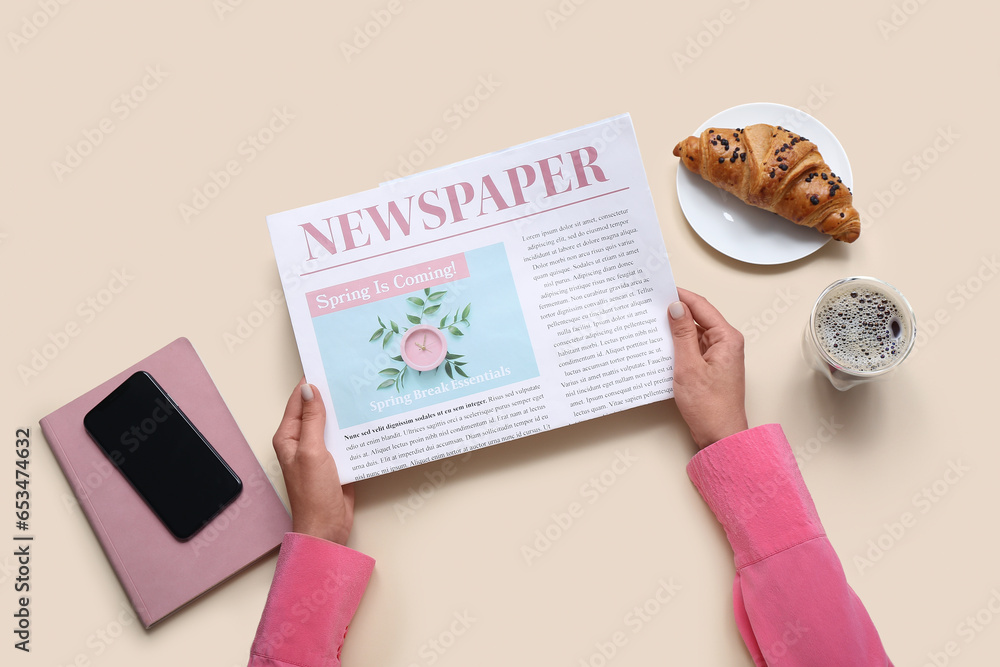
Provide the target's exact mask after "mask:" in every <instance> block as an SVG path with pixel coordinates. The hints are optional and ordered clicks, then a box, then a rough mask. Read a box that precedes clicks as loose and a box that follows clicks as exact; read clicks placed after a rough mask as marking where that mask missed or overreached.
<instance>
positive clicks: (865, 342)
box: [814, 283, 913, 372]
mask: <svg viewBox="0 0 1000 667" xmlns="http://www.w3.org/2000/svg"><path fill="white" fill-rule="evenodd" d="M906 311H907V309H906V308H905V307H904V306H902V305H901V304H900V303H899V301H897V297H895V296H894V295H892V294H889V293H887V292H886V291H884V290H882V289H879V288H877V287H873V286H868V285H857V284H851V283H847V284H845V285H842V286H840V287H837V288H834V289H833V290H831V291H830V293H829V294H827V295H826V296H825V297H824V298H823V302H822V303H820V304H819V305H818V306H817V307H816V317H815V325H814V326H815V332H816V338H817V339H818V341H819V344H820V346H821V347H822V348H823V349H824V350H826V352H827V354H829V355H830V357H831V358H832V359H833V360H834V361H836V362H837V363H838V364H839V365H841V366H843V367H844V368H847V369H852V370H856V371H862V372H873V371H880V370H883V369H885V368H888V367H890V366H893V365H894V364H896V363H897V362H898V361H899V357H900V356H901V355H902V354H903V353H904V352H905V351H906V349H907V348H908V347H909V345H910V338H911V337H912V336H913V332H912V330H911V327H910V321H909V318H908V315H907V314H906Z"/></svg>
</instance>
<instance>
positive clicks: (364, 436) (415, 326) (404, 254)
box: [267, 114, 677, 483]
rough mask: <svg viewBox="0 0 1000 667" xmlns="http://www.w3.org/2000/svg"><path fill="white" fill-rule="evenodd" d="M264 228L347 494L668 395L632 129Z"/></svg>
mask: <svg viewBox="0 0 1000 667" xmlns="http://www.w3.org/2000/svg"><path fill="white" fill-rule="evenodd" d="M267 223H268V228H269V230H270V233H271V241H272V244H273V246H274V253H275V257H276V259H277V264H278V269H279V273H280V276H281V282H282V286H283V288H284V291H285V300H286V303H287V305H288V311H289V314H290V316H291V322H292V326H293V328H294V331H295V339H296V341H297V343H298V348H299V354H300V356H301V358H302V366H303V368H304V370H305V374H306V377H307V379H308V381H309V382H310V383H311V384H313V385H315V386H316V387H317V388H319V390H320V393H321V394H322V397H323V400H324V401H325V404H326V408H327V427H326V443H327V447H328V448H329V449H330V451H331V452H332V453H333V456H334V458H335V460H336V462H337V467H338V470H339V472H340V477H341V481H342V482H343V483H348V482H352V481H355V480H360V479H365V478H368V477H373V476H376V475H382V474H385V473H388V472H392V471H394V470H399V469H402V468H407V467H410V466H415V465H420V464H422V463H426V462H428V461H434V460H438V459H441V458H444V457H447V456H454V455H457V454H462V453H465V452H469V451H472V450H475V449H479V448H481V447H487V446H489V445H495V444H498V443H501V442H506V441H508V440H513V439H515V438H521V437H524V436H527V435H531V434H534V433H539V432H541V431H547V430H549V429H554V428H558V427H561V426H566V425H568V424H573V423H576V422H580V421H583V420H587V419H593V418H595V417H600V416H602V415H607V414H611V413H614V412H618V411H620V410H626V409H628V408H632V407H636V406H639V405H645V404H647V403H650V402H653V401H657V400H662V399H666V398H671V397H672V396H673V346H672V342H671V337H670V331H669V328H668V324H667V322H666V317H665V313H666V308H667V306H668V305H669V304H670V303H671V302H672V301H675V300H676V299H677V292H676V288H675V285H674V281H673V277H672V275H671V271H670V264H669V261H668V258H667V252H666V248H665V247H664V243H663V237H662V235H661V233H660V228H659V224H658V222H657V219H656V212H655V210H654V208H653V200H652V197H651V195H650V191H649V186H648V184H647V182H646V175H645V171H644V169H643V165H642V159H641V157H640V155H639V147H638V144H637V143H636V139H635V133H634V130H633V127H632V121H631V118H630V117H629V116H628V115H627V114H625V115H621V116H616V117H613V118H610V119H607V120H605V121H602V122H599V123H595V124H592V125H587V126H585V127H581V128H578V129H575V130H571V131H569V132H564V133H561V134H557V135H554V136H551V137H548V138H545V139H540V140H538V141H533V142H530V143H527V144H523V145H520V146H516V147H513V148H509V149H506V150H503V151H499V152H496V153H492V154H489V155H485V156H482V157H478V158H475V159H471V160H466V161H464V162H460V163H457V164H454V165H450V166H447V167H442V168H439V169H435V170H432V171H428V172H424V173H420V174H415V175H413V176H408V177H406V178H402V179H397V180H395V181H390V182H388V183H383V184H382V185H380V186H379V187H378V188H375V189H373V190H369V191H367V192H361V193H358V194H354V195H350V196H346V197H341V198H339V199H333V200H330V201H327V202H323V203H320V204H314V205H312V206H305V207H303V208H298V209H295V210H291V211H286V212H284V213H278V214H276V215H271V216H268V218H267Z"/></svg>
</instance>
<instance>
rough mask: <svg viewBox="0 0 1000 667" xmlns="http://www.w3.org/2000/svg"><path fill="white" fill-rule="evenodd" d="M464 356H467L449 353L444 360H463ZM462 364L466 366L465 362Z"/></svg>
mask: <svg viewBox="0 0 1000 667" xmlns="http://www.w3.org/2000/svg"><path fill="white" fill-rule="evenodd" d="M464 356H465V355H464V354H455V353H454V352H449V353H448V354H446V355H444V358H445V359H461V358H462V357H464ZM462 363H463V364H464V363H465V362H464V361H463V362H462Z"/></svg>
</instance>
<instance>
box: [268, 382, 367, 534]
mask: <svg viewBox="0 0 1000 667" xmlns="http://www.w3.org/2000/svg"><path fill="white" fill-rule="evenodd" d="M325 426H326V407H325V406H324V405H323V400H322V399H321V398H320V396H319V393H318V392H317V390H316V388H315V387H313V386H312V385H310V384H306V381H305V378H302V382H301V383H300V384H299V386H297V387H296V388H295V390H294V391H293V392H292V395H291V397H290V398H289V399H288V405H286V406H285V414H284V416H283V417H282V418H281V423H280V424H279V425H278V430H277V431H276V432H275V433H274V440H273V441H272V444H273V445H274V453H275V454H277V455H278V463H279V464H280V465H281V474H282V475H283V476H284V478H285V489H286V490H287V491H288V502H289V503H290V504H291V506H292V530H293V531H295V532H296V533H304V534H306V535H313V536H315V537H319V538H322V539H324V540H330V541H331V542H337V543H339V544H346V543H347V537H348V535H350V533H351V525H352V524H353V523H354V489H353V488H352V487H351V486H350V485H347V486H343V487H341V485H340V477H339V476H338V474H337V464H336V463H335V462H334V460H333V456H331V454H330V452H329V451H327V449H326V444H325V442H324V439H323V429H324V427H325Z"/></svg>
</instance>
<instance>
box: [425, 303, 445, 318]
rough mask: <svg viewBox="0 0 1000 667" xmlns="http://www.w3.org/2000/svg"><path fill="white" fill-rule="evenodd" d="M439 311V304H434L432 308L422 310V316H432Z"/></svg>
mask: <svg viewBox="0 0 1000 667" xmlns="http://www.w3.org/2000/svg"><path fill="white" fill-rule="evenodd" d="M439 310H441V304H436V305H434V306H428V307H427V308H425V309H424V315H433V314H434V313H436V312H437V311H439Z"/></svg>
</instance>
